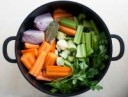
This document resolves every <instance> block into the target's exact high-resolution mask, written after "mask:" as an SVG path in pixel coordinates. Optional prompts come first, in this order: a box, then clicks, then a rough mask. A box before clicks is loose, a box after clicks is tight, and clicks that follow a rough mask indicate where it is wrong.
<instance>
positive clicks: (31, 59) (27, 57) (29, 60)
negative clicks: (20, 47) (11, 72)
mask: <svg viewBox="0 0 128 97" xmlns="http://www.w3.org/2000/svg"><path fill="white" fill-rule="evenodd" d="M21 61H22V63H23V64H24V66H25V67H26V68H27V69H28V70H29V69H31V67H32V66H33V64H34V63H35V61H36V59H35V56H34V55H33V54H32V53H26V54H23V55H22V56H21Z"/></svg>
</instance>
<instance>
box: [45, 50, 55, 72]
mask: <svg viewBox="0 0 128 97" xmlns="http://www.w3.org/2000/svg"><path fill="white" fill-rule="evenodd" d="M56 60H57V55H56V54H55V53H53V52H49V53H48V54H47V56H46V60H45V64H44V69H45V68H46V66H54V65H55V63H56Z"/></svg>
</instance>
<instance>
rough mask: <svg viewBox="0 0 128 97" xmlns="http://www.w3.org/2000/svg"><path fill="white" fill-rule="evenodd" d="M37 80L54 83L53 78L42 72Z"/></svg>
mask: <svg viewBox="0 0 128 97" xmlns="http://www.w3.org/2000/svg"><path fill="white" fill-rule="evenodd" d="M36 79H37V80H43V81H53V80H54V79H53V78H49V77H47V76H46V74H45V72H44V71H43V72H40V74H39V75H38V76H37V77H36Z"/></svg>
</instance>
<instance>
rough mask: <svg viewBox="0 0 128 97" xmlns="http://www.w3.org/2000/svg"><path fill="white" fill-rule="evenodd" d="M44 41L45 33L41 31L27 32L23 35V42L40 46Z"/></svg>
mask: <svg viewBox="0 0 128 97" xmlns="http://www.w3.org/2000/svg"><path fill="white" fill-rule="evenodd" d="M43 40H44V32H43V31H39V30H27V31H25V32H24V33H23V37H22V42H27V43H31V44H40V43H42V42H43Z"/></svg>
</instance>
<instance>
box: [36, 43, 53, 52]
mask: <svg viewBox="0 0 128 97" xmlns="http://www.w3.org/2000/svg"><path fill="white" fill-rule="evenodd" d="M50 50H51V45H50V44H49V43H48V42H45V41H44V42H43V43H42V44H41V46H40V47H39V49H38V54H40V53H41V52H42V51H44V52H46V53H48V52H50Z"/></svg>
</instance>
